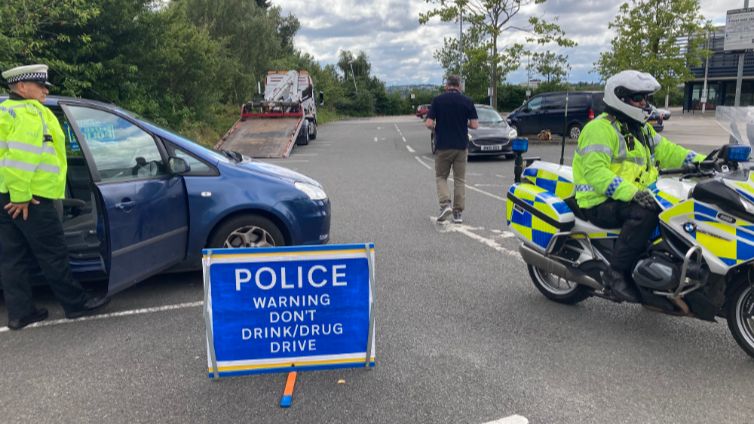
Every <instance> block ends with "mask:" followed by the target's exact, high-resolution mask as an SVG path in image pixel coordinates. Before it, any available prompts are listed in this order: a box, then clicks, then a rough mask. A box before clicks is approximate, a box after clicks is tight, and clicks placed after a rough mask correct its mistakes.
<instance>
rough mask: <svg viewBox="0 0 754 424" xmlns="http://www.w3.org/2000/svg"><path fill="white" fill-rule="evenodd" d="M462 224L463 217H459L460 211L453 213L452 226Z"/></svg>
mask: <svg viewBox="0 0 754 424" xmlns="http://www.w3.org/2000/svg"><path fill="white" fill-rule="evenodd" d="M462 222H463V217H462V216H461V211H458V210H456V211H453V223H454V224H460V223H462Z"/></svg>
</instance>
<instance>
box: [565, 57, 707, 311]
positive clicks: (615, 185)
mask: <svg viewBox="0 0 754 424" xmlns="http://www.w3.org/2000/svg"><path fill="white" fill-rule="evenodd" d="M659 89H660V84H659V83H658V82H657V80H655V78H654V77H653V76H652V75H650V74H647V73H644V72H639V71H632V70H628V71H622V72H619V73H618V74H616V75H614V76H612V77H610V78H609V79H608V80H607V82H606V84H605V97H604V102H605V105H606V109H605V113H603V114H602V115H600V116H599V117H597V118H596V119H594V120H593V121H591V122H589V123H588V124H587V125H586V126H585V127H584V129H583V131H582V132H581V135H580V136H579V145H578V148H577V150H576V153H575V155H574V158H573V176H574V183H575V184H576V201H577V202H578V205H579V208H580V209H583V211H584V214H585V215H586V216H587V218H588V219H589V221H591V222H592V223H594V224H595V225H597V226H600V227H605V228H617V227H620V228H621V233H620V236H619V237H618V241H617V242H616V244H615V247H614V249H613V254H612V258H611V260H610V264H611V268H610V269H609V270H608V271H607V272H606V273H605V274H604V275H603V280H604V283H605V284H606V285H607V286H608V287H609V288H610V290H611V291H612V292H613V294H614V295H615V297H617V298H618V299H619V300H625V301H629V302H638V301H640V300H641V299H640V295H639V292H638V291H637V289H636V287H635V286H634V285H633V283H632V282H630V279H629V278H630V273H631V270H632V268H633V266H634V264H635V262H636V260H637V259H638V256H639V255H640V254H641V253H642V252H643V251H644V250H645V249H646V246H647V243H648V241H649V238H650V237H651V235H652V232H653V231H654V230H655V228H656V227H657V223H658V217H657V216H658V214H659V212H660V211H659V208H658V206H657V204H656V202H655V200H654V198H653V196H652V194H651V193H650V192H649V191H648V190H647V187H648V186H649V185H650V184H652V183H654V182H655V181H656V180H657V176H658V170H659V168H660V167H662V168H678V167H681V166H682V165H686V164H689V163H691V162H698V161H701V160H703V159H704V156H702V155H699V154H697V153H696V152H693V151H690V150H688V149H684V148H683V147H680V146H678V145H676V144H673V143H672V142H671V141H670V140H668V139H667V138H665V137H662V136H660V135H658V134H657V133H656V132H655V130H654V128H652V126H651V125H649V124H647V119H648V118H649V114H650V111H651V110H650V106H649V104H648V103H647V96H649V95H651V94H653V93H655V92H656V91H657V90H659Z"/></svg>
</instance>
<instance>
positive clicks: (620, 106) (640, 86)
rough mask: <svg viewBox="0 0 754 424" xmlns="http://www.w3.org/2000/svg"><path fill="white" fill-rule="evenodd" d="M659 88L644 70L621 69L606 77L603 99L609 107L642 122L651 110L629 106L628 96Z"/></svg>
mask: <svg viewBox="0 0 754 424" xmlns="http://www.w3.org/2000/svg"><path fill="white" fill-rule="evenodd" d="M659 89H660V83H658V82H657V80H656V79H655V77H653V76H652V75H650V74H648V73H646V72H639V71H634V70H627V71H621V72H618V73H617V74H615V75H613V76H612V77H610V78H608V79H607V83H606V84H605V97H604V101H605V104H606V105H608V106H609V107H611V108H613V109H615V110H617V111H619V112H622V113H623V114H625V115H626V116H627V117H629V118H631V119H633V120H634V121H637V122H639V123H641V124H643V123H645V122H647V119H649V115H650V111H651V110H650V109H649V108H647V109H642V108H639V107H636V106H631V105H630V104H629V103H628V97H629V96H631V95H634V94H646V95H650V94H654V93H655V92H657V90H659Z"/></svg>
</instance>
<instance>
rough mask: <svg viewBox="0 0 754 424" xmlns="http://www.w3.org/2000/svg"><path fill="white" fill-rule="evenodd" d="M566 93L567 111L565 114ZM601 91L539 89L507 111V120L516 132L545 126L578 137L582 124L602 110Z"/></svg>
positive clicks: (528, 132) (552, 130)
mask: <svg viewBox="0 0 754 424" xmlns="http://www.w3.org/2000/svg"><path fill="white" fill-rule="evenodd" d="M566 95H567V97H568V114H567V117H566ZM602 98H603V93H602V92H601V91H572V92H568V93H566V92H550V93H540V94H537V95H535V96H533V97H532V98H530V99H529V100H528V101H525V102H524V104H522V105H521V106H520V107H518V108H517V109H516V110H514V111H513V112H511V113H510V115H508V118H507V120H508V124H510V126H511V127H512V128H513V129H515V130H516V131H517V132H518V133H519V134H538V133H539V132H540V131H543V130H549V131H550V133H552V134H563V129H564V128H565V130H566V135H568V137H570V138H572V139H578V138H579V134H581V129H582V128H584V125H585V124H586V123H587V122H589V121H591V120H592V119H594V118H595V117H596V116H598V115H599V114H600V113H602V112H603V111H604V110H605V104H604V103H603V101H602Z"/></svg>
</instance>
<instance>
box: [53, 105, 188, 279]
mask: <svg viewBox="0 0 754 424" xmlns="http://www.w3.org/2000/svg"><path fill="white" fill-rule="evenodd" d="M61 106H62V108H63V111H64V112H65V114H66V118H67V119H68V122H69V123H70V125H71V127H72V129H73V131H74V132H75V135H76V138H77V139H78V141H79V143H80V147H81V150H82V152H83V154H84V157H85V158H86V160H87V163H88V165H89V170H90V172H91V174H92V180H93V181H94V185H95V186H96V190H97V194H98V195H99V198H100V202H101V205H100V206H101V208H102V211H103V215H104V217H105V219H104V222H105V228H104V232H105V233H106V239H107V253H106V255H105V263H106V268H107V272H108V294H113V293H116V292H118V291H121V290H123V289H125V288H127V287H130V286H131V285H133V284H134V283H137V282H139V281H141V280H144V279H145V278H147V277H149V276H152V275H154V274H156V273H158V272H160V271H162V270H164V269H167V268H169V267H170V266H172V265H175V264H176V263H178V262H180V261H181V260H183V259H184V257H185V254H186V242H187V236H188V210H187V201H186V190H185V186H184V183H183V180H182V178H181V177H180V176H177V175H172V174H171V173H170V172H169V170H168V166H167V160H166V159H167V156H166V153H165V150H164V146H162V145H161V144H160V142H159V141H158V140H156V139H155V137H153V136H152V135H151V134H150V133H149V132H147V131H145V130H144V129H142V128H141V127H139V126H138V125H137V124H136V123H135V122H133V121H131V120H129V119H127V117H124V116H121V115H119V114H118V113H116V112H114V111H111V110H107V109H106V108H104V107H103V108H98V107H96V106H92V105H88V104H87V105H85V104H75V103H70V104H61Z"/></svg>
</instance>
